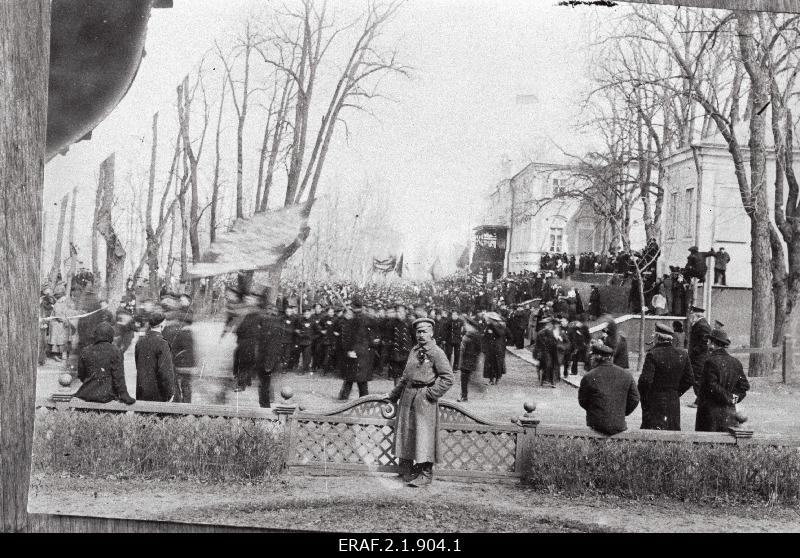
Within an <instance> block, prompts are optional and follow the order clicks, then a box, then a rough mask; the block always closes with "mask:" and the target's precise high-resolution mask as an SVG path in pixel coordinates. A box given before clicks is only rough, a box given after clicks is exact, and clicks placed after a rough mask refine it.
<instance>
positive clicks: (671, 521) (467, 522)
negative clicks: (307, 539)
mask: <svg viewBox="0 0 800 558" xmlns="http://www.w3.org/2000/svg"><path fill="white" fill-rule="evenodd" d="M29 511H31V512H35V513H58V514H67V515H85V514H91V515H98V516H106V517H120V518H137V519H155V520H172V521H184V522H203V523H225V524H230V525H242V526H262V527H272V528H285V529H311V530H322V531H345V532H592V531H626V532H800V508H789V507H779V506H764V505H760V506H757V505H754V506H727V505H725V506H723V505H698V504H686V503H682V502H676V501H652V502H640V501H631V500H625V499H621V498H615V497H582V498H568V497H565V496H562V495H557V494H548V493H544V492H537V491H534V490H531V489H528V488H525V487H523V486H520V485H518V484H494V483H459V482H445V481H438V480H437V481H436V482H435V483H434V484H433V485H432V486H430V487H428V488H425V489H414V488H408V487H406V486H405V485H403V484H402V483H400V482H399V481H396V480H394V478H393V477H391V476H384V475H375V476H342V477H317V476H281V477H278V478H276V479H274V480H271V481H268V482H265V483H260V484H257V485H243V484H239V483H232V484H201V483H193V482H187V481H174V482H163V481H144V480H125V481H120V480H97V479H85V478H44V477H38V478H33V479H32V485H31V494H30V499H29Z"/></svg>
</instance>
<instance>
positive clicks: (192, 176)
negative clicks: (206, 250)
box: [178, 61, 209, 262]
mask: <svg viewBox="0 0 800 558" xmlns="http://www.w3.org/2000/svg"><path fill="white" fill-rule="evenodd" d="M203 72H204V70H203V61H201V62H200V65H199V66H198V69H197V78H196V80H195V84H194V86H193V87H192V90H191V92H190V91H189V76H188V75H187V76H186V77H185V78H184V80H183V84H182V85H181V86H180V87H179V88H178V95H179V99H178V123H179V129H180V132H181V138H182V140H183V152H184V164H186V165H187V170H188V180H189V186H190V192H191V196H190V198H189V216H188V220H187V221H186V223H187V224H188V227H187V228H188V237H189V244H190V246H191V250H192V261H193V262H197V261H199V260H200V236H199V234H198V227H199V224H200V217H201V214H200V202H199V193H198V176H197V169H198V165H199V161H200V157H201V156H202V154H203V145H204V144H205V139H206V131H207V130H208V116H209V115H208V111H209V107H208V99H207V96H206V89H205V86H204V85H203ZM198 88H199V89H200V91H201V93H202V100H203V113H202V116H203V121H202V122H203V125H202V131H201V133H200V139H199V145H198V147H197V152H195V150H194V148H193V146H192V138H191V133H190V120H191V112H192V101H193V99H194V96H195V93H196V92H197V90H198ZM181 94H182V99H181V98H180V96H181ZM181 209H182V210H183V206H181Z"/></svg>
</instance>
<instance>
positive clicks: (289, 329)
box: [276, 308, 295, 373]
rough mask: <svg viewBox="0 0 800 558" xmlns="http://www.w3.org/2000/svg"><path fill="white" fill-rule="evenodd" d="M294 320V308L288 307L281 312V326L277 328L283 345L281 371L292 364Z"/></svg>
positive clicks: (287, 368) (285, 370) (284, 371)
mask: <svg viewBox="0 0 800 558" xmlns="http://www.w3.org/2000/svg"><path fill="white" fill-rule="evenodd" d="M294 320H295V316H294V314H293V310H292V309H290V308H286V309H285V310H283V311H282V312H281V313H280V324H281V327H280V328H279V329H278V330H277V332H276V333H277V336H278V339H279V341H280V345H281V372H283V373H286V372H287V371H288V370H289V368H290V367H291V364H292V352H293V350H294Z"/></svg>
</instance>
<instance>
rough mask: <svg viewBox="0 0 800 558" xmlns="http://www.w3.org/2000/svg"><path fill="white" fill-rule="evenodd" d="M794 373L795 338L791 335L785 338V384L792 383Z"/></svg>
mask: <svg viewBox="0 0 800 558" xmlns="http://www.w3.org/2000/svg"><path fill="white" fill-rule="evenodd" d="M793 372H794V337H792V336H791V335H784V336H783V383H784V384H788V383H789V382H791V381H792V373H793Z"/></svg>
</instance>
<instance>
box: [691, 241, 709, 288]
mask: <svg viewBox="0 0 800 558" xmlns="http://www.w3.org/2000/svg"><path fill="white" fill-rule="evenodd" d="M713 255H714V250H709V251H708V252H700V251H698V248H697V246H690V247H689V256H688V257H687V258H686V265H685V266H684V272H685V275H686V277H689V278H691V277H696V278H697V281H698V282H699V283H703V282H705V280H706V271H708V266H707V265H706V258H708V257H710V256H713Z"/></svg>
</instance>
